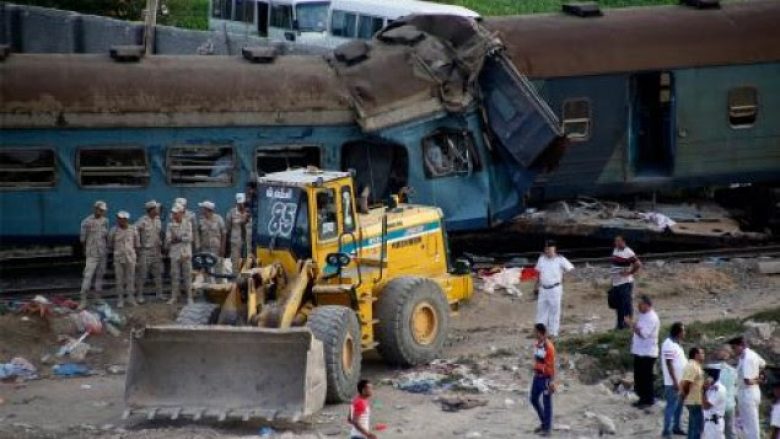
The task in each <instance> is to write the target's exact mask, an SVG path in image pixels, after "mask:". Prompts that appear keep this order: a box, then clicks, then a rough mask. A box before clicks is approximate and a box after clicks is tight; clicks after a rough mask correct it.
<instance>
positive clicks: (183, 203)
mask: <svg viewBox="0 0 780 439" xmlns="http://www.w3.org/2000/svg"><path fill="white" fill-rule="evenodd" d="M173 202H174V204H181V205H182V206H186V205H187V199H186V198H177V199H175V200H174V201H173Z"/></svg>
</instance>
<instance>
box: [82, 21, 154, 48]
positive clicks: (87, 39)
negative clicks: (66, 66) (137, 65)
mask: <svg viewBox="0 0 780 439" xmlns="http://www.w3.org/2000/svg"><path fill="white" fill-rule="evenodd" d="M81 42H82V44H81V47H80V51H81V52H83V53H105V54H106V55H107V54H108V51H109V49H110V48H111V46H124V45H136V44H142V43H143V26H142V25H141V24H139V23H131V22H129V21H122V20H114V19H110V18H105V17H97V16H94V15H82V16H81Z"/></svg>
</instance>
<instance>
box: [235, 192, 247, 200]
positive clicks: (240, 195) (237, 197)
mask: <svg viewBox="0 0 780 439" xmlns="http://www.w3.org/2000/svg"><path fill="white" fill-rule="evenodd" d="M244 202H246V195H244V193H243V192H239V193H237V194H236V203H244Z"/></svg>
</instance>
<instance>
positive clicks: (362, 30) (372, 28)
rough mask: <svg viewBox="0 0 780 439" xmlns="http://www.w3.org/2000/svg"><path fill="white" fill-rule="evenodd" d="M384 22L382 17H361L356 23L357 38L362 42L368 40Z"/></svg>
mask: <svg viewBox="0 0 780 439" xmlns="http://www.w3.org/2000/svg"><path fill="white" fill-rule="evenodd" d="M384 21H385V20H384V18H382V17H371V16H368V15H361V16H360V21H359V22H358V31H357V37H358V38H362V39H364V40H370V39H371V37H373V36H374V34H375V33H377V32H378V31H379V30H380V29H382V26H383V25H384Z"/></svg>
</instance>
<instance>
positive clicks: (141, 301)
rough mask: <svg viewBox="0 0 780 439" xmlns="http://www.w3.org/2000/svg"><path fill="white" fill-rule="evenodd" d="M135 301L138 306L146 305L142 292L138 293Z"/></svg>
mask: <svg viewBox="0 0 780 439" xmlns="http://www.w3.org/2000/svg"><path fill="white" fill-rule="evenodd" d="M136 301H137V302H138V303H139V304H143V303H146V299H144V293H143V292H139V293H138V298H137V299H136Z"/></svg>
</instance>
